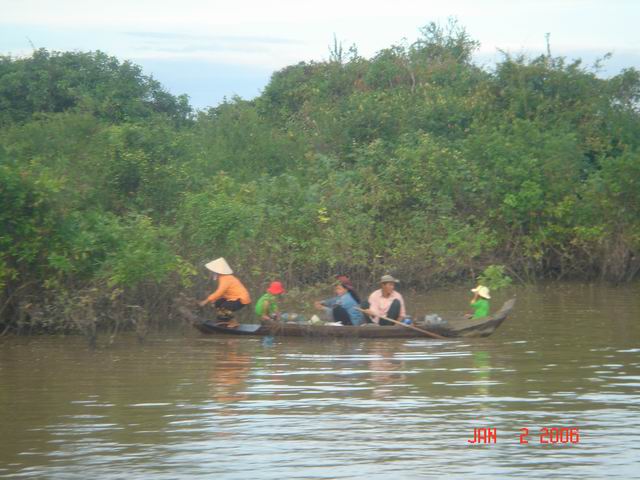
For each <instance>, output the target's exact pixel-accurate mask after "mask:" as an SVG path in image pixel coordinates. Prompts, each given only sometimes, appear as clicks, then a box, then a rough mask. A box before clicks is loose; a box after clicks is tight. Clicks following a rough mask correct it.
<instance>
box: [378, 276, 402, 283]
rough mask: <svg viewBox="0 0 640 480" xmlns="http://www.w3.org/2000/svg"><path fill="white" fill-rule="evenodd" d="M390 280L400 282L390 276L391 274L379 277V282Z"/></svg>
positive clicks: (388, 281)
mask: <svg viewBox="0 0 640 480" xmlns="http://www.w3.org/2000/svg"><path fill="white" fill-rule="evenodd" d="M390 282H393V283H400V280H398V279H397V278H394V277H392V276H391V275H383V276H382V277H380V283H390Z"/></svg>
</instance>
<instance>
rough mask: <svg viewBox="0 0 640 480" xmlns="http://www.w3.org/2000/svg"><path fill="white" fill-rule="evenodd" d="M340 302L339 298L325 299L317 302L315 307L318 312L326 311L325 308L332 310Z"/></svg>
mask: <svg viewBox="0 0 640 480" xmlns="http://www.w3.org/2000/svg"><path fill="white" fill-rule="evenodd" d="M337 302H338V297H331V298H325V299H324V300H320V301H319V302H315V306H316V308H317V309H318V310H324V309H325V308H331V307H333V306H334V305H335V304H336V303H337Z"/></svg>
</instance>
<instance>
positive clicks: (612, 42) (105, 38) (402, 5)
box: [0, 0, 640, 107]
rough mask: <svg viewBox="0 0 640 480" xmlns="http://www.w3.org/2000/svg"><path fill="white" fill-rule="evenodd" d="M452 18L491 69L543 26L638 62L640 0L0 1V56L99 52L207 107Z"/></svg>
mask: <svg viewBox="0 0 640 480" xmlns="http://www.w3.org/2000/svg"><path fill="white" fill-rule="evenodd" d="M448 17H455V18H457V20H458V22H459V23H460V24H461V25H462V26H464V27H465V28H466V30H467V31H468V33H469V34H470V35H471V37H472V38H474V39H475V40H478V41H479V42H480V43H481V47H480V51H479V52H478V54H477V55H476V61H477V62H478V63H481V64H484V65H487V67H490V66H491V64H492V62H494V61H495V60H498V59H499V58H500V54H499V53H498V49H500V50H506V51H509V52H512V53H527V54H531V55H537V54H540V53H542V52H544V51H545V50H546V47H545V34H546V33H550V34H551V50H552V53H553V54H555V55H564V56H567V57H569V58H571V59H573V58H582V59H583V60H584V61H585V63H586V64H587V65H590V64H592V63H593V62H594V61H595V60H596V59H597V58H599V57H602V56H603V55H604V54H605V53H607V52H611V53H613V58H612V59H611V60H609V61H608V62H607V63H606V68H605V70H604V71H603V72H602V75H614V74H616V73H618V72H619V71H620V70H621V69H622V68H625V67H634V68H637V69H640V28H638V24H639V23H640V0H447V1H432V0H422V1H420V0H418V1H408V0H394V1H390V0H384V1H379V0H367V1H360V0H357V1H348V0H342V1H337V0H324V1H304V0H298V1H294V0H273V1H269V0H262V1H259V0H235V1H228V0H227V1H212V0H210V1H204V0H182V1H171V2H169V1H165V0H110V1H109V0H100V1H95V0H0V53H2V54H11V55H14V56H23V55H29V53H30V52H31V51H32V46H35V47H36V48H42V47H44V48H47V49H50V50H82V51H88V50H102V51H104V52H106V53H108V54H110V55H114V56H117V57H118V58H120V59H121V60H125V59H128V60H132V61H133V62H135V63H137V64H140V65H141V66H142V67H143V68H144V70H145V73H147V74H151V75H153V76H154V77H155V78H156V79H158V80H159V81H160V82H162V84H163V85H165V86H166V87H167V88H168V89H169V90H170V91H171V92H172V93H174V94H180V93H186V94H188V95H189V96H190V97H191V103H192V104H193V105H195V106H197V107H205V106H213V105H216V104H217V103H219V102H220V101H221V100H222V99H223V97H225V96H226V97H231V96H233V95H234V94H237V95H240V96H242V97H243V98H252V97H254V96H255V95H257V94H259V93H260V91H261V89H262V88H264V86H265V85H266V84H267V82H268V81H269V77H270V76H271V74H272V73H273V72H274V71H275V70H278V69H280V68H282V67H285V66H287V65H291V64H294V63H297V62H300V61H309V60H322V59H326V58H327V57H328V55H329V45H330V44H331V43H332V42H333V37H334V35H335V36H336V37H337V39H338V40H339V41H341V42H342V44H343V46H344V47H345V48H346V47H348V46H350V45H352V44H355V45H356V46H357V47H358V51H359V53H360V54H361V55H364V56H367V57H369V56H371V55H373V54H375V53H376V52H377V51H378V50H380V49H382V48H385V47H388V46H390V45H392V44H394V43H399V42H400V41H402V39H403V38H406V39H407V41H409V42H412V41H414V40H415V39H416V38H417V37H418V35H419V28H420V27H421V26H424V25H426V24H427V23H428V22H430V21H436V22H440V23H442V24H444V23H446V21H447V18H448Z"/></svg>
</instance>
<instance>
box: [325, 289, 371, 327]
mask: <svg viewBox="0 0 640 480" xmlns="http://www.w3.org/2000/svg"><path fill="white" fill-rule="evenodd" d="M320 303H321V304H322V305H324V306H325V307H329V308H333V307H335V306H336V305H340V306H341V307H342V308H344V309H345V310H346V311H347V313H348V314H349V318H350V319H351V323H353V324H354V325H360V324H361V323H362V322H363V321H364V317H363V315H362V312H360V311H359V310H357V309H358V308H359V307H360V304H359V303H358V302H356V301H355V299H354V298H353V297H352V296H351V294H350V293H349V292H346V293H344V294H343V295H339V296H337V297H332V298H327V299H326V300H323V301H321V302H320Z"/></svg>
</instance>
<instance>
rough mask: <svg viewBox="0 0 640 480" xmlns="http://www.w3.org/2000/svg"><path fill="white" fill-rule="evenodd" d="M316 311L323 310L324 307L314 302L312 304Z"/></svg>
mask: <svg viewBox="0 0 640 480" xmlns="http://www.w3.org/2000/svg"><path fill="white" fill-rule="evenodd" d="M313 305H314V306H315V307H316V308H317V309H318V310H324V305H322V303H320V302H314V304H313Z"/></svg>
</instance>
